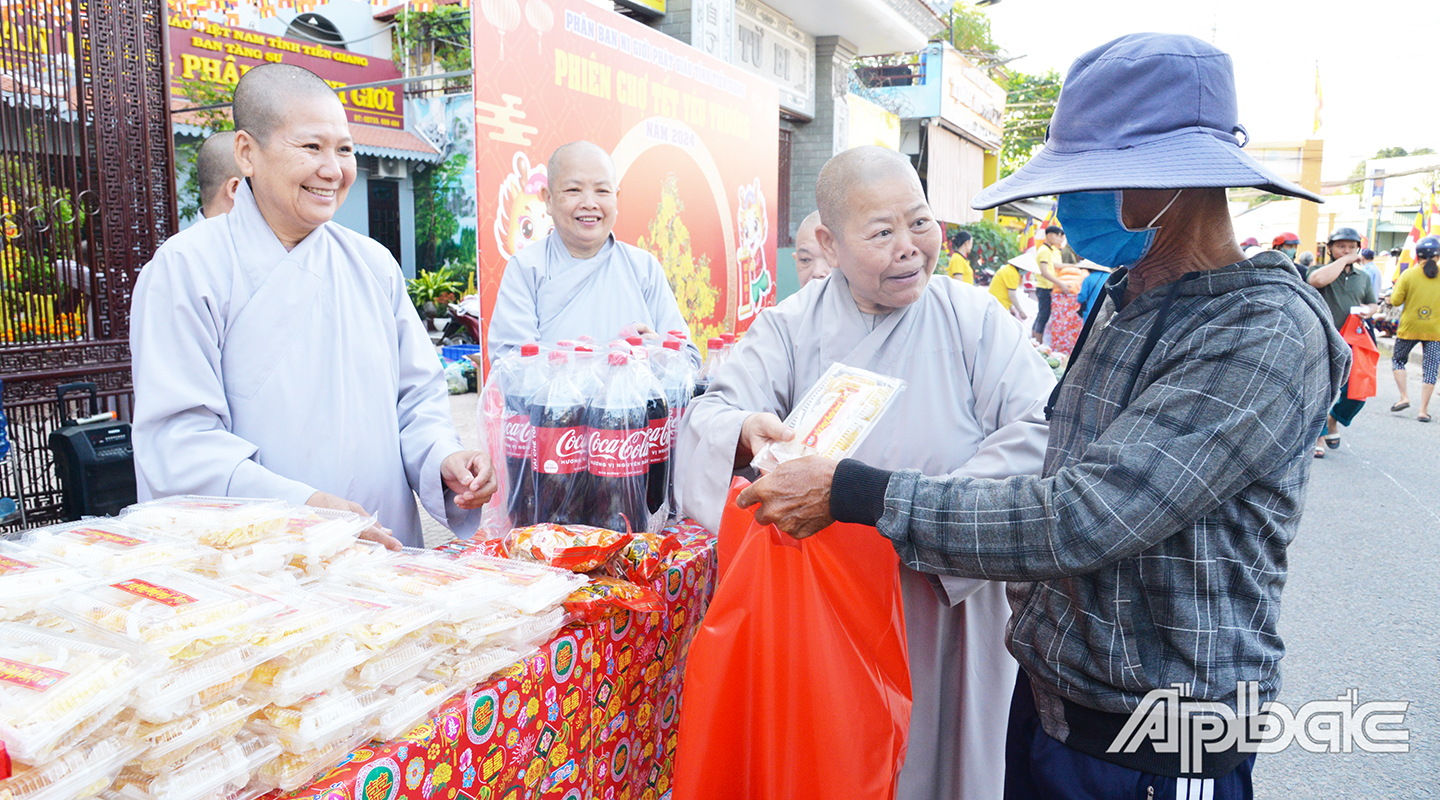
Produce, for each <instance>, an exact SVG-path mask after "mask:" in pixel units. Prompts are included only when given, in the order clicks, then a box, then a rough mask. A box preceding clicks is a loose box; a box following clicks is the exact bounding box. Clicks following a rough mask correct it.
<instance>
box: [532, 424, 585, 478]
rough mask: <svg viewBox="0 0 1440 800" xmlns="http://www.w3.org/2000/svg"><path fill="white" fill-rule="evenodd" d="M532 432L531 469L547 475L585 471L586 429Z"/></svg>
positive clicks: (536, 429) (543, 429)
mask: <svg viewBox="0 0 1440 800" xmlns="http://www.w3.org/2000/svg"><path fill="white" fill-rule="evenodd" d="M531 431H532V435H531V437H530V441H531V442H532V444H531V446H530V468H531V469H533V470H534V471H536V472H543V473H545V474H547V475H569V474H570V473H573V472H583V471H585V432H586V429H585V428H582V427H575V428H532V429H531Z"/></svg>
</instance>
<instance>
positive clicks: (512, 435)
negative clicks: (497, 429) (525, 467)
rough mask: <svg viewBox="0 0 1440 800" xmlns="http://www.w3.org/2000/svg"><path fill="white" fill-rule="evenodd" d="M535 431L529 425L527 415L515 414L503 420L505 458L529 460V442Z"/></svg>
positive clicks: (530, 443)
mask: <svg viewBox="0 0 1440 800" xmlns="http://www.w3.org/2000/svg"><path fill="white" fill-rule="evenodd" d="M534 436H535V429H534V428H533V427H531V425H530V415H529V414H515V415H512V416H509V417H506V418H505V457H506V458H529V457H530V448H531V447H532V446H533V445H532V442H531V441H530V440H531V439H532V438H533V437H534Z"/></svg>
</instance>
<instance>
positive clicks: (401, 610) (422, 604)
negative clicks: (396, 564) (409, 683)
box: [308, 581, 445, 651]
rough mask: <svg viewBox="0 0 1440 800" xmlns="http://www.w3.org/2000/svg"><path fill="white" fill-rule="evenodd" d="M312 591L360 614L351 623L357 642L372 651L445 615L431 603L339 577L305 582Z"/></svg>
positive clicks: (392, 642)
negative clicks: (343, 604) (371, 587)
mask: <svg viewBox="0 0 1440 800" xmlns="http://www.w3.org/2000/svg"><path fill="white" fill-rule="evenodd" d="M308 589H309V590H310V592H311V593H312V594H316V595H319V596H321V597H325V598H328V599H330V600H335V601H338V602H341V603H345V604H347V605H349V606H350V607H352V608H354V609H356V610H357V611H358V612H359V614H360V616H359V617H358V618H357V619H356V621H355V622H354V623H353V624H352V625H351V627H350V635H351V636H352V637H353V638H354V639H355V641H356V643H357V644H359V645H360V646H362V647H365V648H367V649H370V650H374V651H381V650H387V649H389V648H390V646H391V645H393V644H395V643H396V642H398V641H400V640H401V639H404V638H406V637H407V636H412V635H414V634H418V633H421V632H423V631H425V630H426V629H428V628H429V627H430V626H431V625H433V624H434V623H435V621H436V620H438V619H440V617H442V616H444V615H445V610H444V609H442V608H440V607H439V606H436V605H434V604H432V603H428V602H426V601H424V600H420V599H418V598H415V597H413V596H410V595H404V594H400V593H397V592H383V591H376V590H374V589H368V588H365V587H361V586H353V585H350V584H346V583H341V582H339V581H320V582H316V583H313V584H310V585H309V586H308Z"/></svg>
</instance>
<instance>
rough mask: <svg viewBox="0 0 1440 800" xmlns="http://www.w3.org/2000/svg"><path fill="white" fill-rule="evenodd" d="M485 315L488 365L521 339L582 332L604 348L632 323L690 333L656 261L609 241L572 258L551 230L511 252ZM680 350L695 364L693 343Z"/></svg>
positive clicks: (697, 363) (554, 338)
mask: <svg viewBox="0 0 1440 800" xmlns="http://www.w3.org/2000/svg"><path fill="white" fill-rule="evenodd" d="M490 317H491V318H490V332H489V335H488V336H487V342H488V344H489V350H490V354H489V355H490V360H491V361H492V362H493V361H494V360H495V359H498V358H501V357H503V356H505V355H508V354H509V353H510V352H511V351H513V350H518V349H519V348H520V345H522V344H524V343H526V342H538V343H546V344H553V343H555V342H558V341H560V340H561V339H578V338H580V337H581V336H582V335H585V336H590V337H592V338H594V339H595V341H596V342H598V343H599V344H601V345H603V344H605V343H606V342H607V341H609V340H611V339H613V338H615V335H616V334H617V333H619V332H620V329H621V328H624V327H625V326H626V325H629V324H631V323H634V322H643V323H645V324H646V325H649V326H650V327H651V328H652V329H653V330H654V331H655V332H657V333H659V334H661V335H662V336H663V335H664V334H665V333H666V331H674V330H680V331H684V332H685V335H686V336H687V337H688V336H689V335H690V326H689V325H688V324H686V322H685V318H684V317H683V316H681V315H680V307H679V306H678V305H677V304H676V303H675V292H673V291H672V290H671V289H670V282H669V281H668V280H666V278H665V270H664V268H662V267H661V266H660V262H659V261H656V260H655V257H654V256H652V255H650V254H649V253H647V252H645V251H644V250H641V249H640V248H638V247H634V246H632V245H628V244H625V243H624V242H620V241H616V239H615V237H614V236H611V237H610V239H609V240H608V241H606V242H605V244H604V246H602V247H601V248H600V252H598V253H596V254H595V255H594V256H593V257H592V258H587V259H584V260H581V259H578V258H576V257H574V256H572V255H570V251H569V250H567V249H566V248H565V243H564V242H562V241H560V234H558V233H556V232H554V231H551V232H550V235H549V236H546V237H545V238H544V239H542V240H540V241H538V242H536V243H534V244H532V245H530V246H529V247H526V248H525V249H523V250H521V251H520V252H518V253H516V254H515V256H514V257H513V258H511V259H510V262H509V263H508V264H506V265H505V275H504V277H502V278H501V279H500V291H499V294H498V295H497V296H496V298H495V311H494V312H493V313H492V314H491V315H490ZM687 341H689V340H688V338H687ZM686 349H687V351H688V352H689V354H690V360H691V362H692V364H693V366H695V367H699V366H700V350H699V349H698V348H697V347H696V346H695V343H694V342H690V343H689V346H688V347H687V348H686Z"/></svg>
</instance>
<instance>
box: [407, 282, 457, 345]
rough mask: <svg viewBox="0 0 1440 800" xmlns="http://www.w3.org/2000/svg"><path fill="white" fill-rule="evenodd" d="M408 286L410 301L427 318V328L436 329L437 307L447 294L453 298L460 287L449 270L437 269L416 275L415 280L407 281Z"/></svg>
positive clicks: (422, 317) (424, 318) (421, 315)
mask: <svg viewBox="0 0 1440 800" xmlns="http://www.w3.org/2000/svg"><path fill="white" fill-rule="evenodd" d="M406 288H407V290H408V291H409V293H410V302H412V303H414V304H415V310H416V311H418V312H420V318H421V319H423V320H425V327H426V329H427V330H434V326H435V317H436V314H437V307H438V306H439V304H440V303H441V302H443V301H444V298H445V297H446V296H448V297H449V298H451V299H453V298H454V297H455V291H456V290H457V289H459V288H460V287H459V286H458V285H456V283H455V281H454V280H453V279H452V278H451V277H450V274H449V272H448V271H445V270H437V271H435V272H422V273H420V274H419V275H416V276H415V278H414V279H413V280H410V281H407V282H406Z"/></svg>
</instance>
